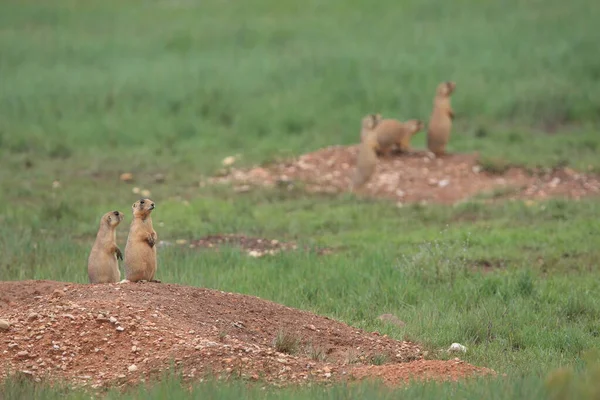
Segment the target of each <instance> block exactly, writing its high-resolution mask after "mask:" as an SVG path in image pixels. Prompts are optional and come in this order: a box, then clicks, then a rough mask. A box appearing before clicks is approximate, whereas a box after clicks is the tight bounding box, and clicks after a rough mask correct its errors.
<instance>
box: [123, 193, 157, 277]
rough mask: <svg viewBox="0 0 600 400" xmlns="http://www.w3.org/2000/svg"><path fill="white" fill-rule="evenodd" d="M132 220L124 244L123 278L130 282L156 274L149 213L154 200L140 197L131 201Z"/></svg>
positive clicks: (154, 240) (155, 237) (154, 235)
mask: <svg viewBox="0 0 600 400" xmlns="http://www.w3.org/2000/svg"><path fill="white" fill-rule="evenodd" d="M131 208H132V210H133V221H131V225H130V227H129V235H128V236H127V244H126V245H125V279H126V280H128V281H130V282H138V281H153V280H154V274H156V267H157V263H156V242H157V241H158V235H157V234H156V231H155V230H154V228H153V227H152V218H151V217H150V213H151V212H152V210H154V208H155V205H154V202H153V201H152V200H150V199H141V200H138V201H136V202H135V203H133V205H132V206H131Z"/></svg>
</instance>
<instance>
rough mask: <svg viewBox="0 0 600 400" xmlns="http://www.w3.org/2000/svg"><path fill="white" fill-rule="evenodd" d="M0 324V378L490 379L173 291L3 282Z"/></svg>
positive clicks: (182, 289) (337, 330)
mask: <svg viewBox="0 0 600 400" xmlns="http://www.w3.org/2000/svg"><path fill="white" fill-rule="evenodd" d="M0 319H4V320H7V321H8V322H9V323H10V328H9V329H8V330H6V331H0V354H1V356H0V377H1V376H6V374H8V373H17V374H20V375H23V376H27V377H29V378H31V379H32V380H35V381H42V380H54V379H62V380H67V381H69V382H70V383H71V384H73V385H75V386H84V387H88V388H94V389H98V390H101V389H102V388H106V387H109V386H110V387H115V386H116V387H123V386H126V385H131V384H135V383H138V382H141V381H146V382H151V381H152V380H155V379H159V378H160V375H161V373H163V372H165V371H167V370H168V369H169V368H170V366H171V365H173V366H174V367H175V369H176V370H177V371H178V372H179V373H181V374H182V376H183V377H184V378H185V379H190V380H193V379H198V378H203V377H206V376H207V374H212V375H213V376H216V377H217V378H218V379H229V378H232V377H235V378H241V379H246V380H248V381H261V382H267V383H270V384H274V385H287V384H303V383H307V382H336V381H340V380H342V381H343V380H348V381H352V380H360V379H365V378H368V377H380V378H382V379H383V380H384V381H385V382H386V383H389V384H402V383H404V382H406V381H407V379H409V378H411V377H413V378H414V377H417V378H419V379H441V380H444V379H458V378H461V377H467V376H473V375H482V374H495V373H494V372H493V371H491V370H488V369H486V368H478V367H474V366H471V365H469V364H466V363H464V362H462V361H455V360H451V361H431V360H424V359H423V357H424V354H423V351H422V349H421V347H420V346H419V345H418V344H417V343H412V342H408V341H397V340H393V339H391V338H389V337H387V336H381V335H380V334H378V333H377V332H365V331H363V330H360V329H357V328H353V327H350V326H348V325H345V324H343V323H341V322H338V321H334V320H332V319H330V318H327V317H321V316H317V315H314V314H311V313H309V312H306V311H301V310H296V309H292V308H289V307H286V306H283V305H279V304H275V303H273V302H270V301H266V300H262V299H259V298H257V297H253V296H246V295H241V294H234V293H226V292H222V291H218V290H210V289H202V288H193V287H186V286H179V285H172V284H158V283H145V284H144V283H138V284H132V283H128V284H122V285H119V284H107V285H82V284H71V283H65V282H54V281H18V282H0ZM282 332H284V333H286V334H288V335H292V337H293V338H294V339H297V340H298V342H299V343H298V350H297V352H296V353H294V354H292V355H290V354H285V353H281V352H278V350H277V349H276V348H275V344H274V341H275V338H276V337H277V336H278V334H280V333H282ZM371 364H382V365H378V366H373V365H371Z"/></svg>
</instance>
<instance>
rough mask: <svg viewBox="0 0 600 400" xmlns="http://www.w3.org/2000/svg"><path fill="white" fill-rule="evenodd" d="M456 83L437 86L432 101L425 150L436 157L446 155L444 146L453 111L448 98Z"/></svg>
mask: <svg viewBox="0 0 600 400" xmlns="http://www.w3.org/2000/svg"><path fill="white" fill-rule="evenodd" d="M455 88H456V83H454V82H451V81H448V82H442V83H440V84H439V85H438V87H437V89H436V93H435V98H434V100H433V111H432V112H431V117H430V118H429V126H428V129H427V148H428V149H429V151H431V152H432V153H433V154H435V155H436V156H442V155H444V154H445V153H446V145H447V144H448V141H449V140H450V131H451V130H452V120H453V119H454V111H453V110H452V107H451V106H450V96H451V95H452V93H453V92H454V89H455Z"/></svg>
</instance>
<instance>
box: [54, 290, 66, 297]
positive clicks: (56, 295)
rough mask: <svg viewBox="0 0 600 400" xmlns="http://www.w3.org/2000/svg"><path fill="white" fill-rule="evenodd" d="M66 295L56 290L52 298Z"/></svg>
mask: <svg viewBox="0 0 600 400" xmlns="http://www.w3.org/2000/svg"><path fill="white" fill-rule="evenodd" d="M64 295H65V292H63V291H62V290H58V289H56V290H54V292H52V297H62V296H64Z"/></svg>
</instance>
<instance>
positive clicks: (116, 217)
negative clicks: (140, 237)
mask: <svg viewBox="0 0 600 400" xmlns="http://www.w3.org/2000/svg"><path fill="white" fill-rule="evenodd" d="M124 218H125V214H123V213H122V212H120V211H116V210H115V211H110V212H107V213H106V214H104V215H103V216H102V222H101V223H102V225H104V224H106V225H107V226H108V227H110V228H116V227H117V225H119V224H120V223H121V221H123V219H124Z"/></svg>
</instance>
